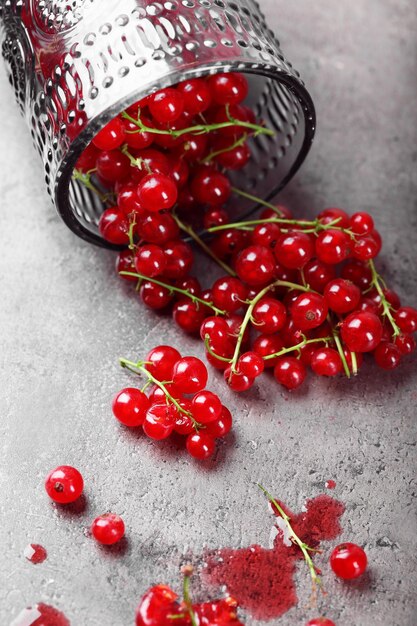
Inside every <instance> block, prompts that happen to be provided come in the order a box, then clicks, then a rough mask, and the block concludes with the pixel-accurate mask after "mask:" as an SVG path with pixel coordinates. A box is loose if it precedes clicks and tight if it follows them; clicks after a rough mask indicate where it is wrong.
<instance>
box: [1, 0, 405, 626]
mask: <svg viewBox="0 0 417 626" xmlns="http://www.w3.org/2000/svg"><path fill="white" fill-rule="evenodd" d="M262 4H263V7H264V10H265V12H266V14H267V15H268V19H269V23H270V25H271V27H272V28H275V29H276V30H277V31H278V32H279V36H280V39H281V42H282V45H283V48H284V50H285V51H286V53H287V55H288V57H289V58H290V59H291V60H292V61H293V63H294V64H295V65H296V67H298V68H299V69H300V71H301V72H302V75H303V77H304V78H305V80H306V82H307V84H308V86H309V88H310V90H311V93H312V94H313V97H314V100H315V103H316V105H317V113H318V119H319V127H318V134H317V140H316V142H315V145H314V147H313V150H312V152H311V154H310V156H309V158H308V160H307V162H306V164H305V165H304V167H303V168H302V170H301V171H300V172H299V174H298V175H297V177H296V179H295V180H294V181H293V182H292V183H291V185H290V186H289V188H288V190H286V191H285V193H283V194H282V196H281V198H280V200H281V201H286V202H288V203H289V204H290V206H291V207H292V208H293V209H294V210H295V212H296V213H298V214H301V213H302V214H303V215H313V214H314V212H315V211H317V210H318V209H321V208H323V207H324V206H326V205H327V206H329V205H335V204H336V205H339V206H343V207H346V208H347V209H349V210H351V211H354V210H358V209H369V210H372V212H373V213H374V214H375V216H376V221H377V225H378V228H379V229H380V230H381V232H382V233H383V237H384V242H385V243H384V251H383V256H382V259H381V261H380V265H381V266H383V267H384V271H385V275H386V276H387V278H388V279H389V282H390V284H392V285H394V286H395V288H396V289H397V291H398V293H399V294H400V295H401V297H402V298H404V300H406V301H407V302H408V303H410V304H414V305H416V304H417V295H416V291H417V289H416V287H417V283H416V248H417V234H416V227H417V218H416V197H417V189H416V176H415V174H416V158H417V147H416V146H417V133H416V122H417V119H416V117H417V116H416V108H415V102H416V98H417V80H416V79H417V76H416V37H415V33H416V32H417V14H416V5H415V2H414V1H413V0H354V2H352V0H339V2H335V1H334V0H321V1H320V2H317V3H313V2H310V1H309V0H293V1H292V2H283V1H282V0H264V1H263V2H262ZM0 111H1V114H2V118H1V119H2V123H1V131H0V137H1V151H0V192H1V193H0V200H1V210H0V241H1V259H2V260H1V271H0V293H1V307H0V328H1V336H2V342H1V352H0V359H1V365H2V371H1V375H2V382H1V390H0V394H1V414H0V429H1V494H2V497H1V505H0V506H1V516H2V517H1V519H2V521H1V546H2V548H1V555H2V558H1V560H0V575H1V580H0V623H1V624H2V625H5V626H7V625H8V624H9V623H10V621H11V620H12V619H13V617H15V616H16V615H17V614H18V613H19V611H20V610H21V609H22V608H23V607H25V606H27V605H30V604H34V603H36V602H38V601H44V602H47V603H49V604H53V605H55V606H56V607H58V608H60V609H61V610H62V611H64V612H65V614H66V615H67V617H68V618H69V619H70V621H71V624H72V625H73V626H98V625H100V626H128V625H129V624H132V623H133V614H134V608H135V605H136V604H137V601H138V599H139V597H140V596H141V594H142V593H143V592H144V590H145V589H146V588H147V587H148V586H149V585H150V583H152V582H159V581H164V582H167V583H172V584H174V585H175V584H176V582H178V578H177V571H178V565H179V563H180V562H181V560H182V555H183V554H185V553H186V552H187V551H188V550H190V549H191V548H192V549H193V551H194V553H195V554H199V553H201V551H202V550H203V548H204V547H205V546H208V547H210V548H215V547H222V546H234V547H238V546H247V545H249V544H250V543H253V542H258V543H261V544H262V545H265V546H268V545H269V544H270V536H271V528H272V519H271V517H270V514H269V512H268V508H267V506H266V503H265V501H264V499H263V498H262V496H261V495H260V493H259V492H258V490H257V489H256V487H255V486H254V482H256V481H262V482H263V483H264V484H265V485H266V486H267V487H269V488H270V489H271V490H272V491H273V492H274V493H275V494H276V495H277V496H278V497H280V498H281V499H282V500H284V501H285V502H287V503H288V505H290V506H291V507H293V508H294V509H296V510H300V508H301V506H302V504H303V502H304V500H305V499H306V498H307V497H313V496H315V495H317V494H319V493H322V492H324V491H325V486H324V485H325V481H326V480H328V479H334V480H335V481H336V483H337V487H336V489H335V490H334V491H333V492H329V493H331V494H332V495H334V496H335V497H337V498H340V499H341V500H342V501H343V502H345V503H346V513H345V514H344V517H343V518H342V525H343V528H344V532H343V536H342V537H343V540H347V541H348V540H354V541H356V542H358V543H359V544H362V545H364V546H365V548H366V551H367V553H368V556H369V562H370V568H369V573H368V575H367V576H366V577H365V578H364V579H363V580H361V581H360V582H359V583H357V584H353V585H346V584H342V583H340V582H339V581H336V580H335V579H334V577H333V576H332V574H331V573H330V572H329V568H328V565H327V555H328V550H330V547H331V544H326V545H325V548H326V552H325V555H324V556H323V557H322V558H321V559H319V563H322V565H323V570H324V577H325V581H326V588H327V591H328V595H327V596H326V597H325V598H323V599H322V600H321V601H320V608H321V609H322V610H323V611H327V614H328V615H329V617H330V616H331V617H332V618H333V619H334V621H335V622H336V623H337V626H351V625H352V624H355V625H359V624H360V625H361V626H379V625H384V626H413V625H415V624H416V611H417V606H416V594H415V588H416V582H417V581H416V561H415V553H416V548H417V546H416V537H417V533H416V515H415V493H416V487H415V463H416V408H415V407H416V402H417V388H416V369H417V360H414V362H412V360H410V361H409V362H407V363H404V365H403V367H402V368H401V369H399V370H397V371H396V372H394V373H384V372H381V371H377V370H376V368H374V367H373V366H372V365H368V364H367V365H366V367H365V368H364V370H363V372H362V373H361V374H360V376H359V377H358V379H357V380H352V381H346V380H343V379H340V380H336V381H327V380H319V379H317V378H315V379H313V378H312V377H311V378H310V379H309V381H308V384H307V385H306V387H305V388H304V389H302V390H300V392H298V393H294V394H292V395H291V396H289V394H287V393H284V392H283V391H282V390H281V389H280V388H278V387H275V386H274V385H272V383H271V382H270V380H268V378H265V379H264V380H263V381H262V382H261V383H260V384H259V387H258V388H257V390H255V391H253V392H251V393H249V394H248V395H246V396H244V397H233V396H232V395H231V394H229V393H228V392H227V391H225V390H224V387H223V385H222V383H221V380H220V379H219V378H218V377H217V376H212V377H211V385H212V387H213V388H214V389H216V390H219V391H220V390H221V391H222V393H223V396H224V397H225V402H227V404H228V405H229V406H230V407H231V408H232V409H233V413H234V415H235V417H236V429H235V434H234V436H233V437H230V438H229V440H228V442H227V443H224V444H223V445H222V446H220V448H219V451H218V454H217V457H216V459H215V461H214V462H213V463H210V464H209V465H208V467H206V468H201V467H199V466H196V465H195V464H194V463H193V462H191V461H190V459H189V458H188V457H187V456H186V455H185V454H184V453H182V452H178V451H177V450H176V449H175V448H172V447H170V445H169V444H167V445H162V446H160V445H154V444H152V443H150V442H149V441H146V440H145V439H144V438H143V437H140V436H137V435H135V434H132V433H129V432H126V431H125V430H123V429H122V428H119V427H118V425H117V424H116V423H115V421H114V420H113V419H112V417H111V413H110V406H109V402H110V399H111V397H112V394H113V393H114V392H115V391H117V390H118V389H119V388H121V387H122V386H125V385H126V384H127V383H128V382H129V376H128V374H127V373H125V372H123V371H121V370H120V369H119V368H118V365H117V357H118V356H121V355H124V356H128V357H135V356H139V355H142V354H143V353H144V352H146V350H147V349H149V348H151V347H153V346H154V345H155V344H157V343H159V342H160V341H161V339H163V340H164V341H165V342H170V343H172V344H174V345H177V346H180V347H181V349H182V351H183V352H185V353H195V354H201V353H202V350H201V345H200V344H199V343H197V342H194V341H193V340H191V339H187V338H184V336H182V335H181V334H180V332H179V331H177V330H176V329H175V328H174V326H173V324H172V323H171V322H170V320H169V319H168V318H165V317H159V316H156V315H154V314H153V313H152V312H149V311H147V310H144V309H143V308H142V307H141V306H140V304H139V302H138V301H137V297H136V296H135V294H134V293H132V292H131V291H130V290H129V289H128V288H126V287H125V285H122V284H121V283H120V281H119V280H118V279H117V277H116V276H115V273H114V269H113V265H114V255H113V254H112V253H110V252H106V251H103V250H99V249H96V248H93V247H91V246H89V245H88V244H85V243H83V242H82V241H80V240H78V239H76V238H75V237H74V236H73V235H72V234H71V233H70V231H69V230H67V229H66V227H65V226H64V225H63V224H62V223H61V222H60V220H59V218H58V217H57V216H56V215H55V213H54V211H53V209H52V208H51V206H50V204H49V200H48V197H47V195H46V192H45V189H44V185H43V176H42V171H41V167H40V164H39V162H38V158H37V155H36V154H35V152H34V151H33V149H32V146H31V142H30V138H29V133H28V132H27V129H26V128H25V126H24V124H23V122H22V120H21V119H20V117H19V113H18V110H17V108H16V107H15V105H14V102H13V96H12V93H11V91H10V90H9V87H8V85H7V82H6V79H5V75H4V72H3V70H1V72H0ZM207 278H208V280H209V276H207ZM62 463H68V464H73V465H75V466H76V467H78V468H79V469H80V470H81V471H82V473H83V474H84V477H85V482H86V503H85V508H84V510H82V508H81V510H80V509H78V508H77V507H75V509H70V510H67V511H63V510H57V509H56V508H54V506H52V505H51V504H50V502H49V501H48V499H47V497H46V495H45V493H44V490H43V479H44V476H45V474H46V473H47V471H48V470H49V469H50V468H52V467H54V466H55V465H57V464H62ZM109 509H110V510H114V511H117V512H119V513H120V514H121V515H123V517H124V519H125V522H126V525H127V542H126V543H125V544H124V546H122V549H121V550H120V549H116V550H103V549H100V548H99V547H98V546H97V545H96V544H95V543H94V542H93V541H92V540H91V539H90V538H88V536H87V535H86V529H87V528H88V526H89V523H90V521H91V519H92V518H93V517H94V516H95V515H96V514H99V513H102V512H104V511H106V510H109ZM29 542H37V543H41V544H43V545H44V546H45V547H46V548H47V550H48V555H49V556H48V559H47V561H45V563H43V564H42V565H37V566H34V565H32V564H31V563H29V562H28V561H26V559H25V558H24V556H23V551H24V549H25V546H26V545H27V544H28V543H29ZM297 588H298V593H299V599H300V601H299V604H298V606H297V607H296V608H294V609H292V610H291V611H290V612H289V613H288V614H287V615H285V616H284V617H283V618H281V619H280V620H276V621H272V622H271V624H274V625H275V624H276V625H277V626H278V625H279V624H285V625H286V626H293V625H294V626H295V625H302V624H304V623H305V622H306V621H307V619H309V618H311V617H313V616H314V614H315V613H319V609H317V611H313V610H309V609H307V608H306V604H307V600H308V595H309V584H308V574H307V572H306V569H305V568H304V567H303V566H302V564H300V565H299V568H298V574H297ZM256 623H257V622H255V621H254V620H252V619H251V618H250V617H246V624H248V625H251V624H256Z"/></svg>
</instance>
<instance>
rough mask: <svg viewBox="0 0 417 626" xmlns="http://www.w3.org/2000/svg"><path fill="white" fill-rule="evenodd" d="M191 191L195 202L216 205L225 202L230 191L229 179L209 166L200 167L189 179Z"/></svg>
mask: <svg viewBox="0 0 417 626" xmlns="http://www.w3.org/2000/svg"><path fill="white" fill-rule="evenodd" d="M190 188H191V193H192V194H193V196H194V198H195V199H196V200H197V202H201V204H209V205H212V206H218V205H220V204H225V203H226V202H227V200H228V199H229V196H230V193H231V185H230V181H229V179H228V178H227V176H225V175H224V174H221V173H220V172H218V171H217V170H215V169H213V168H211V167H207V166H204V167H201V168H200V169H199V170H197V172H196V174H195V175H194V177H193V179H192V180H191V187H190Z"/></svg>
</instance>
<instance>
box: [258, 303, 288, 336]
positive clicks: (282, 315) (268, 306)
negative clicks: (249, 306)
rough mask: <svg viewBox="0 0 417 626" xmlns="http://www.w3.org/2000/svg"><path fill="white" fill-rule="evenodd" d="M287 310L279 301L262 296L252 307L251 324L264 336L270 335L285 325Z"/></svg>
mask: <svg viewBox="0 0 417 626" xmlns="http://www.w3.org/2000/svg"><path fill="white" fill-rule="evenodd" d="M286 319H287V310H286V308H285V306H284V305H283V304H282V302H280V301H279V300H276V299H275V298H270V297H268V296H264V297H263V298H261V299H260V300H259V301H258V302H257V303H256V304H255V306H254V307H253V311H252V324H253V325H254V326H255V328H256V330H259V331H260V332H262V333H264V334H265V335H272V334H274V333H276V332H278V331H279V330H281V328H283V326H284V324H285V320H286Z"/></svg>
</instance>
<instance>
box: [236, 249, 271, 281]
mask: <svg viewBox="0 0 417 626" xmlns="http://www.w3.org/2000/svg"><path fill="white" fill-rule="evenodd" d="M274 272H275V258H274V255H273V254H272V252H271V250H270V249H269V248H265V247H264V246H249V247H248V248H245V249H244V250H242V251H241V252H240V253H239V255H238V257H237V259H236V273H237V275H238V276H239V278H240V279H241V280H242V281H243V282H244V283H246V284H248V285H250V286H257V285H266V284H267V283H269V282H270V281H271V280H272V278H273V277H274Z"/></svg>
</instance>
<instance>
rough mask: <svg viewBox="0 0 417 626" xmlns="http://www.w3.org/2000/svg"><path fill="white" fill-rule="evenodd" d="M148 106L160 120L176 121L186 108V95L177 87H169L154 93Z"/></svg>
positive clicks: (153, 115)
mask: <svg viewBox="0 0 417 626" xmlns="http://www.w3.org/2000/svg"><path fill="white" fill-rule="evenodd" d="M148 107H149V111H150V112H151V115H152V117H153V118H154V119H155V120H157V121H158V122H161V123H162V124H167V123H169V122H175V120H177V119H178V118H179V117H180V115H181V113H182V112H183V110H184V97H183V95H182V94H181V93H180V92H179V91H178V90H177V89H172V88H171V87H168V88H166V89H161V90H160V91H157V92H156V93H155V94H153V95H152V96H151V97H150V98H149V102H148Z"/></svg>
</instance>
